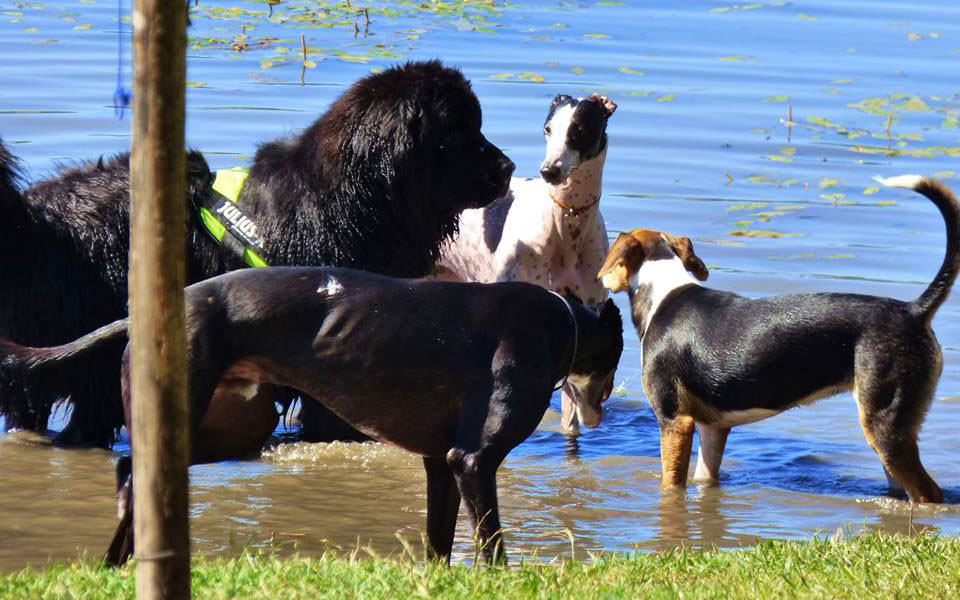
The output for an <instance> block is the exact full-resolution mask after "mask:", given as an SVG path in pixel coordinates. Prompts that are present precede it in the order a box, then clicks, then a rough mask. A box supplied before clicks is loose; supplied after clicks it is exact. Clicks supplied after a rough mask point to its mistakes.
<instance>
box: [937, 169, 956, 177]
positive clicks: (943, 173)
mask: <svg viewBox="0 0 960 600" xmlns="http://www.w3.org/2000/svg"><path fill="white" fill-rule="evenodd" d="M954 175H956V172H954V171H936V172H935V173H934V174H933V176H934V177H937V178H940V179H950V178H951V177H953V176H954Z"/></svg>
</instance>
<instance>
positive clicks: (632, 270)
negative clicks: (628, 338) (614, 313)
mask: <svg viewBox="0 0 960 600" xmlns="http://www.w3.org/2000/svg"><path fill="white" fill-rule="evenodd" d="M708 275H709V272H708V271H707V267H706V265H704V264H703V261H702V260H700V257H698V256H697V255H696V253H694V251H693V243H692V242H691V241H690V238H685V237H674V236H672V235H670V234H667V233H661V232H659V231H650V230H649V229H635V230H633V231H631V232H630V233H621V234H620V235H619V236H617V239H616V240H615V241H614V242H613V246H611V247H610V252H608V253H607V258H606V260H604V261H603V266H602V267H600V271H599V272H598V273H597V279H599V280H600V281H602V282H603V287H605V288H607V289H608V290H610V291H611V292H613V293H616V292H622V291H626V292H627V293H628V294H629V295H630V303H631V308H632V311H633V320H634V324H635V325H636V326H637V327H638V328H641V324H642V329H641V330H640V331H639V332H638V333H640V334H641V335H643V332H644V331H646V326H647V325H648V324H649V322H650V318H651V317H652V316H653V315H654V313H656V311H657V307H658V306H659V305H660V302H661V301H663V299H664V298H665V297H666V295H667V294H669V293H670V292H671V291H673V290H675V289H677V288H678V287H681V286H684V285H689V284H695V285H700V284H699V282H700V281H706V279H707V276H708Z"/></svg>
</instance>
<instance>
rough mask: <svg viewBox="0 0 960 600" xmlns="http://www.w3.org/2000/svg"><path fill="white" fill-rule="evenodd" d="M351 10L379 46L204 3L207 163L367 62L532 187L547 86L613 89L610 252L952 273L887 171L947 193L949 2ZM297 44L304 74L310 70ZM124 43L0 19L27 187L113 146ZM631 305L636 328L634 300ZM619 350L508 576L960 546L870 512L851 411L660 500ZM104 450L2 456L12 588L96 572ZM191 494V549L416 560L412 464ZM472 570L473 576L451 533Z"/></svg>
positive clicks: (261, 10)
mask: <svg viewBox="0 0 960 600" xmlns="http://www.w3.org/2000/svg"><path fill="white" fill-rule="evenodd" d="M352 4H353V6H354V7H358V6H359V7H364V6H366V7H368V8H370V11H369V12H370V18H371V22H370V23H369V25H366V24H365V19H364V17H363V16H362V15H358V14H354V13H351V12H350V11H349V10H348V9H346V8H344V7H342V6H341V7H340V8H339V9H338V10H333V11H329V12H324V11H323V10H321V9H322V8H324V5H322V4H321V3H312V2H306V1H301V2H286V3H281V4H279V5H277V6H275V7H274V17H275V20H276V21H277V22H275V23H271V22H268V21H267V20H266V19H265V18H264V17H265V16H266V13H265V6H266V5H265V4H264V3H242V2H236V3H235V4H231V3H229V2H215V3H211V2H202V3H201V4H200V6H199V7H198V8H194V9H192V11H191V15H192V27H191V31H190V34H191V36H192V38H193V47H192V48H191V50H190V51H189V59H188V60H189V75H188V80H189V81H190V82H191V84H190V85H191V87H190V88H189V92H188V117H189V121H188V124H187V139H188V142H189V144H190V145H191V146H192V147H194V148H197V149H199V150H202V151H203V152H204V153H205V154H206V155H207V158H208V160H209V161H210V163H211V164H212V166H213V167H215V168H222V167H231V166H236V165H244V164H247V161H248V159H249V157H250V156H251V155H252V153H253V151H254V150H255V147H256V144H257V143H258V142H260V141H263V140H267V139H270V138H273V137H276V136H279V135H283V134H287V133H292V132H296V131H298V130H299V129H301V128H303V127H305V126H306V125H307V124H309V123H310V122H311V120H312V119H314V118H315V117H316V116H317V115H318V114H319V113H320V112H322V111H323V110H324V108H325V107H326V106H327V105H328V104H329V102H330V101H331V100H332V99H333V98H334V97H335V96H336V95H337V94H338V93H340V92H341V91H342V90H343V89H344V87H345V86H347V85H349V83H350V82H352V81H353V80H355V79H356V78H358V77H360V76H362V75H364V74H367V73H369V72H370V70H371V69H374V68H381V67H383V66H385V65H388V64H391V63H394V62H396V61H397V60H401V59H407V58H430V57H441V58H443V60H444V61H446V62H447V63H448V64H451V65H456V66H458V67H460V68H461V69H463V71H464V72H465V73H466V75H467V76H468V77H469V78H470V79H471V80H472V82H473V86H474V89H475V90H476V92H477V94H478V96H479V97H480V100H481V103H482V105H483V109H484V123H485V127H484V129H485V132H486V134H487V136H488V137H489V138H490V139H491V140H492V141H494V143H496V144H498V145H500V146H501V147H502V148H503V149H504V150H505V151H507V152H508V153H509V154H510V156H511V157H512V158H513V159H514V161H515V162H516V163H517V165H518V174H520V175H530V176H532V175H534V174H535V173H536V170H537V166H538V164H539V161H540V160H541V159H542V155H543V141H542V136H541V133H540V126H541V123H542V119H543V117H544V115H545V113H546V109H547V106H548V103H549V101H550V99H551V98H552V97H553V95H554V94H556V93H560V92H562V93H568V94H574V95H585V94H589V93H591V92H602V93H605V94H607V95H609V96H610V97H611V98H612V99H613V100H614V101H615V102H617V104H618V105H619V108H618V110H617V112H616V114H615V115H614V116H613V117H612V119H611V121H610V126H609V133H610V151H609V154H608V159H607V166H606V173H605V177H604V184H605V190H604V196H603V201H602V203H601V206H602V209H603V212H604V215H605V217H606V222H607V227H608V229H609V231H610V232H611V234H612V235H613V234H615V233H616V232H617V231H619V230H623V229H632V228H634V227H640V226H643V227H649V228H653V229H659V230H663V231H668V232H671V233H674V234H683V235H687V236H690V237H691V238H693V239H694V241H695V243H696V248H697V252H698V254H699V255H700V256H701V257H703V258H704V260H705V261H706V262H707V264H708V265H709V266H710V267H711V271H712V275H711V279H710V284H711V285H712V286H714V287H717V288H721V289H727V290H734V291H737V292H740V293H743V294H747V295H752V296H761V295H767V294H774V293H784V292H794V291H823V290H838V291H848V292H861V293H871V294H882V295H889V296H894V297H897V298H903V299H909V298H913V297H915V296H917V295H918V294H919V292H920V291H921V290H922V289H923V287H924V286H925V285H926V282H927V281H928V280H929V279H930V278H931V277H932V275H933V274H934V272H935V271H936V269H937V267H938V265H939V263H940V260H941V258H942V253H943V246H944V234H943V225H942V222H941V219H940V217H939V215H938V214H937V212H936V210H935V209H934V208H933V207H932V205H930V204H929V203H928V202H927V201H925V200H923V199H921V198H919V197H914V196H911V195H910V194H907V193H905V192H901V191H894V190H886V189H883V190H878V189H877V188H876V187H875V184H874V183H873V182H872V180H871V176H873V175H875V174H881V175H885V176H889V175H896V174H903V173H927V174H931V173H936V174H938V175H939V176H940V177H943V178H945V179H946V180H947V181H948V182H950V183H951V184H953V185H957V179H956V178H955V177H954V171H955V170H957V169H958V160H957V157H958V156H960V128H958V124H960V123H958V117H960V88H958V87H957V83H956V78H955V77H953V76H952V75H950V74H952V73H956V72H957V69H958V68H960V8H958V5H957V4H956V3H954V2H952V1H948V0H939V1H937V0H925V1H919V2H913V3H910V4H909V5H908V4H900V3H877V2H868V1H866V0H848V1H846V2H842V3H839V2H828V1H826V0H820V1H810V2H806V1H802V2H781V3H764V4H752V5H740V6H739V7H734V6H732V5H726V4H723V3H715V2H702V1H697V2H693V1H691V2H683V3H677V2H663V1H657V2H644V3H642V5H641V6H637V5H638V4H641V3H632V2H631V3H627V2H620V3H618V2H597V3H594V2H588V3H571V2H557V3H553V2H526V1H522V2H516V3H512V4H510V5H509V6H503V5H502V3H501V2H495V3H494V5H495V6H496V9H495V10H487V9H484V8H483V6H486V3H473V4H469V5H467V8H463V7H461V6H460V5H459V4H456V5H432V6H433V8H432V9H431V10H430V11H427V10H423V9H416V8H411V7H409V6H406V5H404V4H402V3H394V2H382V3H378V2H371V3H366V4H365V3H363V2H356V1H355V2H353V3H352ZM234 7H236V8H235V9H234ZM353 23H357V27H356V31H357V34H356V35H355V27H354V25H353ZM324 25H332V26H331V27H328V28H324V27H323V26H324ZM364 29H366V33H367V35H366V36H365V35H364ZM301 34H302V35H304V36H305V43H306V46H307V49H308V56H307V60H308V61H311V63H315V66H313V67H310V66H308V67H303V66H302V65H303V63H304V59H303V56H302V55H301V42H300V36H301ZM126 43H127V40H125V44H126ZM116 44H117V22H116V5H115V4H114V3H112V2H105V1H102V0H98V1H96V2H85V3H77V2H44V3H23V2H11V1H10V0H0V55H2V56H3V57H4V59H3V60H2V61H0V135H3V137H4V139H5V140H6V141H7V142H9V143H10V144H11V145H12V148H13V150H14V152H15V153H16V154H17V155H18V156H20V157H21V158H22V159H23V160H24V162H25V164H26V166H27V167H28V168H29V175H30V178H31V179H32V180H35V179H38V178H41V177H44V176H46V175H48V174H50V173H51V172H52V171H53V170H54V168H55V165H56V164H57V163H67V164H70V163H71V162H72V161H75V160H78V159H89V158H95V157H96V156H98V155H100V154H110V153H113V152H119V151H122V150H124V149H126V147H127V145H128V144H129V119H125V120H123V121H118V120H117V119H116V118H115V117H114V112H113V109H112V108H111V107H110V104H111V98H112V95H113V90H114V87H115V85H116V84H115V82H116V77H117V74H116V55H117V47H116ZM234 44H236V45H237V46H238V47H242V46H244V45H246V50H243V51H234V50H232V49H231V46H232V45H234ZM124 69H125V72H129V66H128V65H125V67H124ZM301 73H302V77H303V83H301ZM791 117H792V122H791V121H790V119H791ZM791 124H792V126H790V125H791ZM23 251H24V252H28V251H29V249H27V248H24V249H23ZM7 258H8V260H9V259H11V257H7ZM0 277H2V276H0ZM0 284H2V280H0ZM617 301H618V303H619V304H620V307H621V310H624V311H625V310H626V308H627V307H626V303H625V298H623V297H618V298H617ZM958 317H960V315H958V304H957V302H956V301H955V300H950V301H948V302H947V303H946V304H945V305H944V306H943V308H942V309H941V310H940V312H939V314H938V316H937V318H936V320H935V321H934V326H935V328H936V330H937V332H938V335H939V338H940V341H941V344H942V345H943V349H944V362H945V366H944V372H943V377H942V379H941V382H940V386H939V389H938V391H937V398H936V401H935V402H934V403H933V405H932V407H931V409H930V412H929V415H928V417H927V421H926V425H925V427H924V429H923V433H922V438H921V452H922V456H923V460H924V462H925V464H926V466H927V468H928V470H929V471H930V472H931V474H932V475H933V476H934V478H935V479H936V480H937V481H938V482H939V483H940V484H941V485H942V486H943V487H944V488H945V490H946V493H947V499H948V501H949V502H953V503H956V502H960V467H958V461H957V456H958V455H960V440H958V436H957V435H956V430H957V425H958V423H960V402H958V399H957V398H958V396H960V394H958V390H960V353H958V347H960V318H958ZM626 333H627V335H626V340H627V346H626V349H625V352H624V356H623V360H622V362H621V366H620V370H619V371H618V375H617V380H618V383H619V384H621V385H620V390H621V393H619V394H617V395H615V397H613V398H612V399H611V400H610V402H609V403H608V410H607V411H606V414H605V419H604V423H603V425H602V427H600V428H598V429H596V430H590V431H586V432H585V433H584V435H583V436H582V437H581V438H580V441H579V448H578V450H576V451H573V450H572V449H570V448H568V447H567V446H565V442H564V437H563V436H562V435H561V434H560V433H559V430H558V425H557V420H558V419H557V414H556V412H555V411H550V412H549V413H548V414H547V415H546V417H545V420H544V423H543V425H542V426H541V428H540V429H539V430H538V431H537V432H536V433H535V434H534V435H533V436H531V438H530V439H529V440H527V441H526V442H525V443H524V444H523V445H521V446H520V447H518V448H517V449H516V450H515V451H514V452H513V453H512V454H511V455H510V456H509V457H508V459H507V463H506V464H505V465H504V467H503V468H502V469H501V471H500V477H499V482H500V501H501V507H502V515H503V521H504V524H505V526H506V527H508V528H509V533H508V538H507V540H508V544H509V549H510V550H511V551H512V552H513V553H514V555H516V554H517V553H519V552H522V553H524V554H527V555H529V554H531V553H537V554H538V555H540V556H546V557H549V556H555V555H569V553H570V552H571V547H573V548H574V549H575V551H576V553H577V554H578V555H581V556H582V555H584V553H585V552H587V551H594V550H630V549H634V548H639V549H642V550H653V549H664V548H670V547H675V546H677V545H686V546H703V547H712V546H719V547H737V546H742V545H747V544H753V543H755V542H757V541H758V540H762V539H771V538H778V539H808V538H809V537H810V536H812V535H814V534H816V533H823V534H833V533H834V532H835V531H836V530H837V529H838V528H840V529H842V530H843V531H845V532H850V533H855V532H858V531H861V530H873V529H880V530H884V531H888V532H903V533H911V532H916V531H919V530H930V531H937V532H941V533H944V534H951V535H955V534H957V533H958V532H960V519H958V516H960V511H958V509H957V508H956V507H955V506H954V505H946V506H943V507H919V508H914V509H911V508H910V505H909V504H906V503H903V502H899V501H895V500H891V499H889V498H886V497H884V495H883V494H884V491H885V480H884V478H883V474H882V470H881V468H880V465H879V462H878V460H877V459H876V457H875V456H874V455H873V453H872V452H871V451H870V449H869V448H868V447H867V445H866V442H865V441H864V440H863V437H862V434H861V432H860V428H859V426H858V424H857V419H856V409H855V407H854V405H853V401H852V399H851V398H850V397H849V396H840V397H838V398H835V399H831V400H827V401H823V402H821V403H819V404H817V405H816V406H815V407H813V408H804V409H800V410H795V411H791V412H789V413H786V414H783V415H781V416H779V417H776V418H774V419H771V420H768V421H765V422H762V423H758V424H755V425H749V426H744V427H740V428H737V429H735V430H734V431H733V433H732V434H731V436H730V440H729V443H728V449H727V453H726V458H725V462H724V469H723V472H724V473H723V476H722V479H721V485H720V486H719V487H716V488H704V487H698V486H696V485H694V486H691V487H690V489H689V490H688V492H687V494H686V496H685V498H677V497H673V496H670V497H662V496H661V494H660V492H659V489H658V471H659V459H658V431H657V428H656V426H655V421H654V419H653V415H652V413H651V411H650V409H649V407H648V405H647V403H646V400H645V398H644V397H643V395H642V392H641V386H640V371H639V367H640V352H639V348H638V344H637V340H636V336H635V335H634V334H633V331H632V330H631V329H630V327H629V324H628V326H627V330H626ZM784 385H790V382H787V381H785V382H784ZM413 418H415V416H413ZM125 449H126V448H125V447H124V446H120V447H118V450H121V451H124V450H125ZM115 458H116V454H114V453H110V452H105V451H67V450H59V449H52V448H50V447H49V446H47V445H44V444H38V443H35V442H30V441H29V440H27V439H25V438H24V436H6V437H0V469H2V471H0V472H2V474H3V479H4V482H3V485H2V487H0V568H4V569H14V568H18V567H21V566H23V565H25V564H28V563H32V564H38V563H42V562H44V561H46V560H47V559H48V557H52V558H55V559H61V558H66V557H72V556H76V555H77V554H78V552H87V553H90V554H92V555H98V554H99V553H100V552H102V551H103V549H104V548H105V546H106V543H107V541H108V539H109V536H110V533H111V532H112V529H113V527H114V524H115V520H114V519H115V517H114V509H113V500H112V489H113V482H112V479H113V477H112V465H113V462H114V460H115ZM191 478H192V479H191V481H192V493H193V504H192V514H193V516H194V519H193V521H192V528H193V529H192V533H193V536H194V540H195V548H196V549H197V550H198V551H199V552H203V553H216V552H223V551H236V550H237V549H238V548H242V547H244V546H255V547H275V548H280V549H285V550H293V549H298V550H301V551H311V552H315V551H319V550H320V549H322V548H324V547H328V546H334V547H341V548H344V549H347V550H349V549H352V548H354V547H356V546H357V545H358V544H359V545H367V544H370V545H372V546H373V547H374V548H375V549H377V550H378V551H381V552H401V551H403V547H404V546H403V544H402V543H401V542H400V541H399V540H398V539H397V537H396V535H397V533H399V534H400V535H401V536H402V537H403V538H404V539H406V540H408V541H409V543H410V544H411V545H412V547H413V548H414V551H416V552H419V548H420V532H421V531H422V530H423V527H424V508H425V506H424V505H425V493H424V486H423V475H422V469H421V467H420V463H419V460H417V459H416V458H415V457H412V456H408V455H405V454H403V453H402V452H400V451H397V450H393V449H390V448H385V447H382V446H376V445H363V446H357V445H343V444H333V445H312V446H310V445H304V444H297V445H288V446H282V447H280V448H279V449H277V450H275V451H272V452H270V453H268V454H266V455H265V456H264V457H262V458H260V459H259V460H253V461H237V462H228V463H221V464H218V465H211V466H204V467H197V468H194V469H193V470H192V471H191ZM566 530H569V532H570V533H571V534H572V536H573V540H572V542H571V540H570V539H569V537H568V534H567V533H566ZM456 550H457V553H458V555H459V556H461V557H465V558H467V559H469V558H470V557H472V545H471V542H470V532H469V530H468V528H467V527H466V524H465V523H464V522H461V528H460V531H459V532H458V541H457V546H456Z"/></svg>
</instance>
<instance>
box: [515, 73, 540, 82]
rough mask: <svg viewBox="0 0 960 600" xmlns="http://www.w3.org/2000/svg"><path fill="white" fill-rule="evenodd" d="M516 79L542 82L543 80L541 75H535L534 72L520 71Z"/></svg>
mask: <svg viewBox="0 0 960 600" xmlns="http://www.w3.org/2000/svg"><path fill="white" fill-rule="evenodd" d="M517 79H523V80H524V81H532V82H533V83H543V82H544V81H545V79H544V77H543V75H537V74H536V73H520V74H519V75H517Z"/></svg>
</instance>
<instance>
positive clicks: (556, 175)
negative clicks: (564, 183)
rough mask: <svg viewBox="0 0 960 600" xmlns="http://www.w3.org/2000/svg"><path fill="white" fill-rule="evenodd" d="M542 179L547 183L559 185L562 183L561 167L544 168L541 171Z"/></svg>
mask: <svg viewBox="0 0 960 600" xmlns="http://www.w3.org/2000/svg"><path fill="white" fill-rule="evenodd" d="M540 177H543V180H544V181H546V182H547V183H557V182H558V181H560V167H558V166H556V165H550V166H549V167H542V168H541V169H540Z"/></svg>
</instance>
